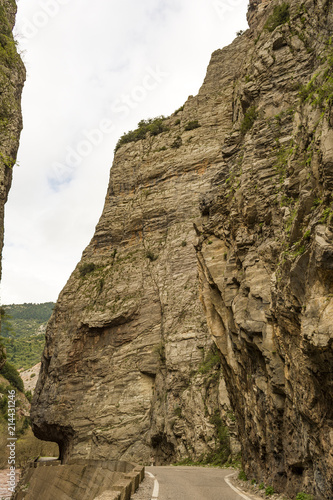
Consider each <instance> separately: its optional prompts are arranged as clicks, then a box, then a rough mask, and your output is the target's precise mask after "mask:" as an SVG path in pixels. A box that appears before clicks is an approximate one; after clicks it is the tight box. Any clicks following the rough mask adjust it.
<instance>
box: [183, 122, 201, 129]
mask: <svg viewBox="0 0 333 500" xmlns="http://www.w3.org/2000/svg"><path fill="white" fill-rule="evenodd" d="M199 127H201V125H200V123H199V122H198V120H192V121H191V122H187V124H186V125H185V130H194V129H195V128H199Z"/></svg>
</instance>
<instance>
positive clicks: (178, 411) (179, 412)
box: [174, 406, 182, 418]
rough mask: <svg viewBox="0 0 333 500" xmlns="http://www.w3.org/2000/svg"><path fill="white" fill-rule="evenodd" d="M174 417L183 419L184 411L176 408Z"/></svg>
mask: <svg viewBox="0 0 333 500" xmlns="http://www.w3.org/2000/svg"><path fill="white" fill-rule="evenodd" d="M174 415H175V417H178V418H181V416H182V409H181V408H180V406H176V408H175V409H174Z"/></svg>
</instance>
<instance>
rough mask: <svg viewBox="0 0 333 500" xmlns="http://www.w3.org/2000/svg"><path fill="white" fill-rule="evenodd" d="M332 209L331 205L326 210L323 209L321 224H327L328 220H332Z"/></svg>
mask: <svg viewBox="0 0 333 500" xmlns="http://www.w3.org/2000/svg"><path fill="white" fill-rule="evenodd" d="M332 213H333V212H332V209H331V207H326V208H325V209H324V210H323V213H322V215H321V218H320V221H319V222H320V223H321V224H326V223H327V222H330V220H331V218H332Z"/></svg>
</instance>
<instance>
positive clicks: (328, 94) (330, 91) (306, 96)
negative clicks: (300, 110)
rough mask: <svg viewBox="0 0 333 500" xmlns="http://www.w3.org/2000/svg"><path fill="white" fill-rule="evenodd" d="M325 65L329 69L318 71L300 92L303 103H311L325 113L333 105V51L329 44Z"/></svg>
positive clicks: (324, 59)
mask: <svg viewBox="0 0 333 500" xmlns="http://www.w3.org/2000/svg"><path fill="white" fill-rule="evenodd" d="M323 63H324V64H325V63H326V65H327V67H326V68H325V69H323V70H321V71H317V73H315V75H314V76H313V77H312V78H311V80H310V81H309V82H308V83H307V84H306V85H303V86H302V87H301V88H300V90H299V93H298V95H299V98H300V100H301V102H309V103H311V105H312V106H314V107H318V108H319V109H321V110H323V111H325V110H326V109H327V108H330V107H331V106H332V104H333V49H332V47H331V46H330V43H328V48H327V49H326V54H325V56H324V58H323Z"/></svg>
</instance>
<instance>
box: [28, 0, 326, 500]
mask: <svg viewBox="0 0 333 500" xmlns="http://www.w3.org/2000/svg"><path fill="white" fill-rule="evenodd" d="M277 5H278V6H279V8H275V7H276V6H277ZM248 20H249V25H250V29H249V30H248V31H247V32H246V33H244V34H243V35H241V36H239V37H238V38H237V39H236V40H235V41H234V42H233V43H232V44H231V45H230V46H229V47H226V48H224V49H222V50H218V51H216V52H215V53H214V54H213V56H212V59H211V62H210V65H209V67H208V71H207V76H206V79H205V81H204V84H203V86H202V88H201V89H200V91H199V94H198V95H197V96H196V97H190V98H189V99H188V101H187V102H186V103H185V106H184V109H183V110H180V111H178V112H176V113H174V114H173V115H172V116H171V117H170V118H168V119H167V120H164V121H163V123H162V125H161V124H160V125H159V126H160V127H161V129H160V130H158V133H155V132H156V130H154V131H153V132H152V133H148V134H146V138H145V139H140V140H136V139H139V136H138V135H137V136H135V135H132V136H131V138H129V137H127V139H128V140H132V142H128V143H126V141H122V143H121V147H119V149H118V150H117V153H116V156H115V160H114V165H113V167H112V170H111V176H110V183H109V189H108V194H107V197H106V202H105V207H104V211H103V214H102V217H101V219H100V222H99V224H98V225H97V228H96V233H95V236H94V237H93V239H92V241H91V243H90V245H89V246H88V248H87V249H86V250H85V252H84V253H83V257H82V261H81V263H80V264H79V265H78V266H77V268H76V270H75V271H74V273H73V274H72V276H71V278H70V279H69V282H68V283H67V285H66V287H65V289H64V290H63V292H62V293H61V295H60V297H59V301H58V303H57V306H56V309H55V312H54V314H53V316H52V318H51V321H50V323H49V325H48V330H47V334H46V347H45V351H44V355H43V359H42V370H41V375H40V378H39V381H38V385H37V388H36V393H35V397H34V401H33V411H32V418H33V426H34V430H35V433H36V434H37V436H38V437H41V438H43V439H53V440H55V441H57V442H58V443H59V445H60V448H61V453H62V456H63V458H64V459H65V460H66V459H67V458H68V457H70V456H78V457H90V456H94V457H95V458H99V457H108V458H118V457H123V458H126V459H134V460H140V459H141V460H147V458H148V457H149V456H150V454H151V453H155V454H156V456H157V457H158V459H159V460H160V461H168V460H171V459H175V458H180V457H185V456H193V457H198V456H199V455H200V454H205V453H209V452H210V451H211V450H213V449H214V443H215V440H216V437H217V433H216V431H217V429H216V428H214V425H213V423H214V422H215V423H216V421H217V419H216V417H219V418H220V419H221V415H223V413H222V407H223V405H224V410H225V413H228V414H229V417H230V418H229V420H230V421H231V420H234V417H233V415H231V414H230V410H228V402H227V398H225V397H224V396H223V397H222V393H223V387H224V382H225V383H226V387H227V390H228V393H229V397H230V400H231V405H232V408H233V410H234V412H235V416H236V421H237V427H238V435H239V439H240V442H241V446H242V454H243V461H244V467H245V469H246V472H247V473H248V475H249V476H250V477H253V478H256V479H257V480H260V481H264V482H265V483H266V484H267V485H272V486H274V487H275V488H277V489H280V490H285V491H287V492H288V493H290V494H292V495H293V494H295V493H296V492H298V491H301V490H304V491H308V492H310V493H311V492H312V493H314V494H315V495H316V498H318V499H325V500H328V499H329V498H330V496H331V492H332V490H333V484H332V472H333V456H332V445H333V442H332V439H333V429H332V420H333V415H332V364H333V363H332V361H333V359H332V317H333V298H332V297H333V290H332V286H333V285H332V283H333V280H332V269H333V264H332V262H333V260H332V256H333V218H332V213H333V207H332V195H331V193H332V180H333V130H332V126H333V114H332V103H333V74H332V68H333V49H332V46H333V42H332V28H333V13H332V2H331V1H323V0H318V1H312V0H308V1H306V2H304V3H300V2H299V1H296V0H293V1H292V2H290V4H286V3H283V4H278V2H273V1H272V2H267V1H261V2H260V1H259V0H256V1H251V2H250V8H249V15H248ZM151 130H152V129H151ZM141 132H142V131H141ZM141 137H142V135H141ZM133 140H134V142H133ZM198 272H199V279H198V275H197V273H198ZM198 289H200V294H199V292H198ZM200 301H201V302H202V304H200ZM203 311H204V312H203ZM207 324H208V328H209V331H210V334H211V335H212V338H213V339H214V341H215V343H216V345H217V346H218V348H219V350H220V353H221V356H222V365H223V373H224V377H223V379H222V377H220V375H219V372H218V370H217V369H214V368H213V370H212V371H211V372H210V371H209V367H210V366H211V365H214V363H213V362H212V363H210V361H209V360H214V353H213V351H212V344H211V340H210V339H209V336H208V335H207ZM210 352H211V354H209V353H210ZM207 367H208V368H207ZM206 371H207V373H205V372H206ZM205 379H206V380H205ZM219 381H220V382H219ZM218 382H219V384H220V389H221V390H220V396H219V395H218V389H217V388H218V385H219V384H218ZM216 410H217V411H218V413H216ZM218 426H219V427H220V430H221V427H222V426H223V419H222V420H218ZM218 426H217V427H218ZM215 427H216V426H215Z"/></svg>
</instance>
